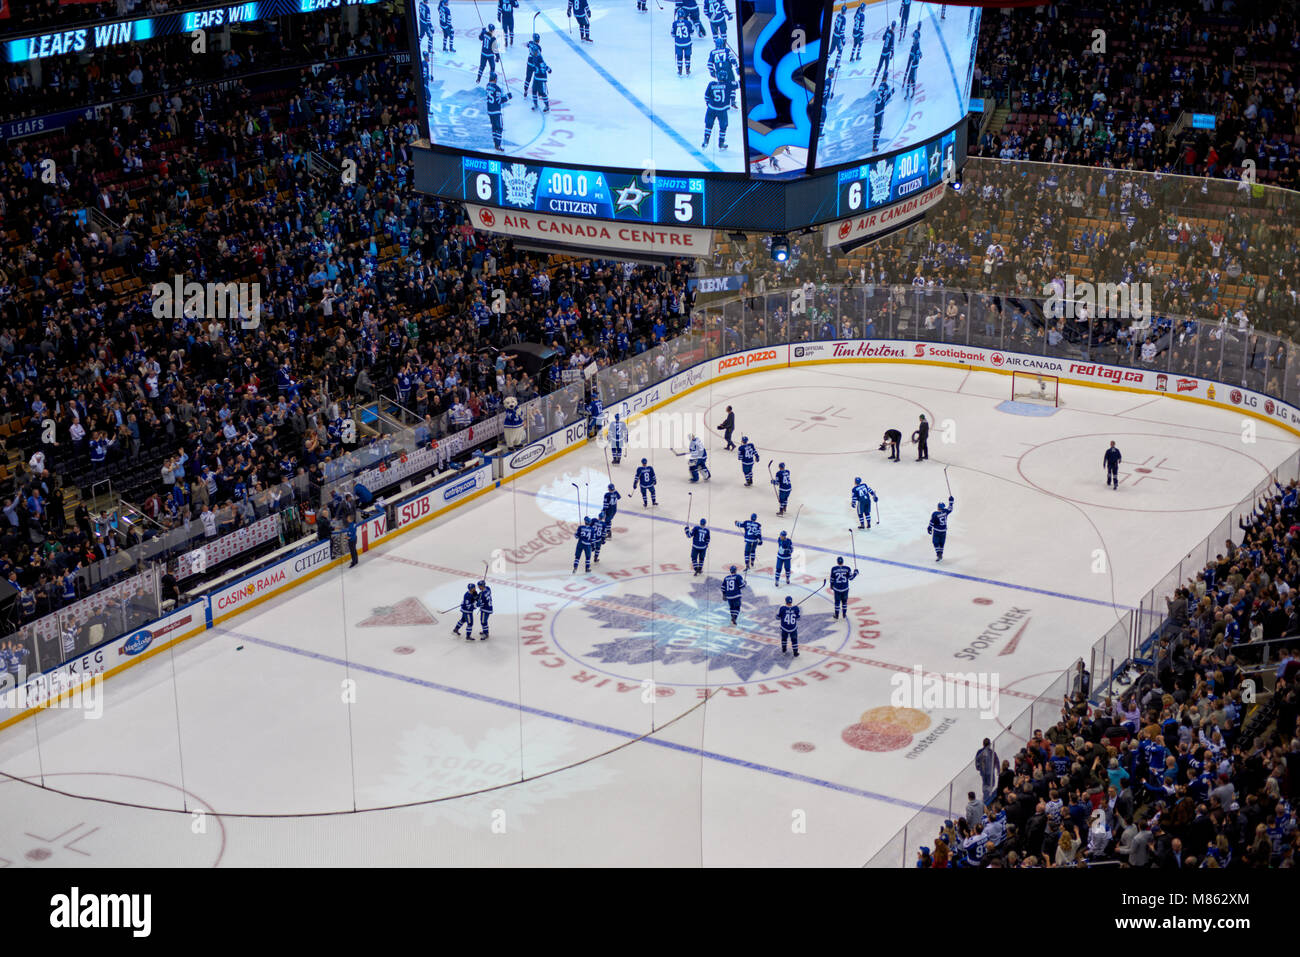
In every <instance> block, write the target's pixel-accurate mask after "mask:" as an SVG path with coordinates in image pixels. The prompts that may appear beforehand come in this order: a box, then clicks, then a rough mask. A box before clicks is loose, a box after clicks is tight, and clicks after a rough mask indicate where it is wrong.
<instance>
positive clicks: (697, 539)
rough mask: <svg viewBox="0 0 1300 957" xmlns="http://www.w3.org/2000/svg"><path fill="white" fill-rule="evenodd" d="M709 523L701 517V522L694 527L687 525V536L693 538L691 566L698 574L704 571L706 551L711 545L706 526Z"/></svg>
mask: <svg viewBox="0 0 1300 957" xmlns="http://www.w3.org/2000/svg"><path fill="white" fill-rule="evenodd" d="M707 524H708V523H707V522H706V521H705V520H704V519H700V524H699V525H696V526H695V527H694V528H691V527H690V526H689V525H687V526H686V537H687V538H689V539H690V540H691V567H692V568H693V569H695V574H697V575H698V574H700V573H701V572H702V571H704V553H705V552H706V551H707V550H708V547H709V530H708V529H707V528H705V526H706V525H707Z"/></svg>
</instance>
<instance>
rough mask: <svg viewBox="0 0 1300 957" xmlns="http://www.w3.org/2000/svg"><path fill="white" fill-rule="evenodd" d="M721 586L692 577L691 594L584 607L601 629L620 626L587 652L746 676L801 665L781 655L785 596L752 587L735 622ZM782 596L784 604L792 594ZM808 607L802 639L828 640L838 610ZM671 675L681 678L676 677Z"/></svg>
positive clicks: (613, 659)
mask: <svg viewBox="0 0 1300 957" xmlns="http://www.w3.org/2000/svg"><path fill="white" fill-rule="evenodd" d="M720 585H721V582H720V581H719V580H718V579H716V578H708V579H705V580H704V581H692V582H691V583H690V592H689V594H688V595H686V596H683V597H672V596H669V595H663V594H653V595H629V594H620V595H619V596H618V598H617V599H616V600H614V601H610V602H601V603H599V604H597V603H593V604H589V605H584V606H583V611H585V612H586V613H587V614H588V615H589V616H590V617H591V618H593V619H594V620H595V621H597V622H598V623H599V624H600V627H601V628H604V629H609V630H610V631H615V632H619V634H618V636H617V637H615V638H613V640H611V641H605V642H597V643H596V644H594V645H593V646H592V649H591V651H590V652H589V653H588V654H587V655H585V656H584V657H587V658H590V659H594V660H595V661H597V662H599V663H601V664H614V663H619V662H621V663H626V664H633V665H639V664H649V663H650V662H651V661H653V662H655V663H656V664H658V665H675V664H684V665H704V666H705V668H706V670H707V671H708V672H715V671H727V670H730V671H731V672H733V673H734V674H735V675H736V677H737V678H739V679H740V680H741V681H748V680H749V679H750V678H753V677H756V676H757V677H760V678H761V677H763V676H765V675H767V674H769V673H771V672H773V671H778V672H781V671H787V670H789V669H790V668H791V667H792V665H794V664H797V662H796V661H795V659H794V658H793V657H791V656H789V655H782V654H781V646H780V644H779V643H778V641H777V639H778V633H777V624H776V609H777V607H778V604H777V602H775V601H773V600H771V599H769V598H768V597H766V596H762V595H760V596H755V595H754V594H752V592H750V591H749V589H746V593H745V598H744V601H742V603H741V611H740V617H739V619H738V620H737V622H736V625H735V626H733V625H732V624H731V611H730V610H729V608H728V606H727V603H726V602H725V601H723V600H722V597H721V595H720V593H719V586H720ZM792 590H793V589H792ZM799 591H802V589H799ZM780 597H781V600H782V603H784V597H785V592H782V593H781V596H780ZM808 607H809V606H808V605H805V606H804V609H805V613H804V616H803V618H802V619H800V621H799V644H800V645H803V646H807V645H809V644H812V643H814V642H817V641H821V640H822V639H824V638H827V637H828V636H829V635H830V633H831V627H832V619H831V616H830V615H827V614H824V613H822V614H808V613H807V609H808ZM624 609H627V610H624ZM633 609H635V610H633ZM747 635H753V636H754V637H752V638H751V637H747ZM755 639H759V640H755ZM703 673H704V672H700V674H701V675H702V674H703ZM666 680H676V676H675V675H673V676H668V677H667V679H666Z"/></svg>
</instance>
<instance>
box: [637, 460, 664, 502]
mask: <svg viewBox="0 0 1300 957" xmlns="http://www.w3.org/2000/svg"><path fill="white" fill-rule="evenodd" d="M638 487H639V488H640V489H641V507H642V508H645V506H646V505H647V504H651V505H658V504H659V500H658V499H657V498H655V470H654V467H653V466H651V465H650V464H648V463H647V462H646V460H645V459H642V460H641V464H640V466H638V467H637V470H636V475H635V476H633V478H632V491H634V492H635V491H636V490H637V488H638ZM647 494H649V496H650V502H649V503H647V502H646V500H645V499H646V495H647Z"/></svg>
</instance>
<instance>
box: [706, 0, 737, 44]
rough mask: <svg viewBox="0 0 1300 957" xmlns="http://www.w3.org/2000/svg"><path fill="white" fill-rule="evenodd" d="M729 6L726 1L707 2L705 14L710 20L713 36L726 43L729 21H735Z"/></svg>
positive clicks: (713, 0)
mask: <svg viewBox="0 0 1300 957" xmlns="http://www.w3.org/2000/svg"><path fill="white" fill-rule="evenodd" d="M729 6H730V5H729V4H727V3H726V2H725V0H705V3H704V13H705V16H707V17H708V18H709V27H710V28H711V29H712V30H713V36H714V37H715V38H717V39H720V40H722V41H723V42H724V43H725V42H726V37H727V21H728V20H731V19H733V17H732V14H731V10H730V9H729Z"/></svg>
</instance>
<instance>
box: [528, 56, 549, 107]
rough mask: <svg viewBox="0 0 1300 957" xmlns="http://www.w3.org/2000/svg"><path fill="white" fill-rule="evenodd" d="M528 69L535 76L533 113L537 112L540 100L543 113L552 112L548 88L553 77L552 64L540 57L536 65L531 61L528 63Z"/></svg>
mask: <svg viewBox="0 0 1300 957" xmlns="http://www.w3.org/2000/svg"><path fill="white" fill-rule="evenodd" d="M528 69H529V71H530V72H531V73H532V76H533V83H532V92H533V111H534V112H536V111H537V101H538V99H540V100H541V101H542V112H543V113H549V112H551V95H550V91H549V90H548V89H547V86H546V84H547V82H548V79H549V77H550V75H551V66H550V64H549V63H547V62H546V61H545V60H543V59H542V58H541V57H540V56H539V57H538V58H537V62H536V63H534V62H533V61H531V60H530V61H528Z"/></svg>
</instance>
